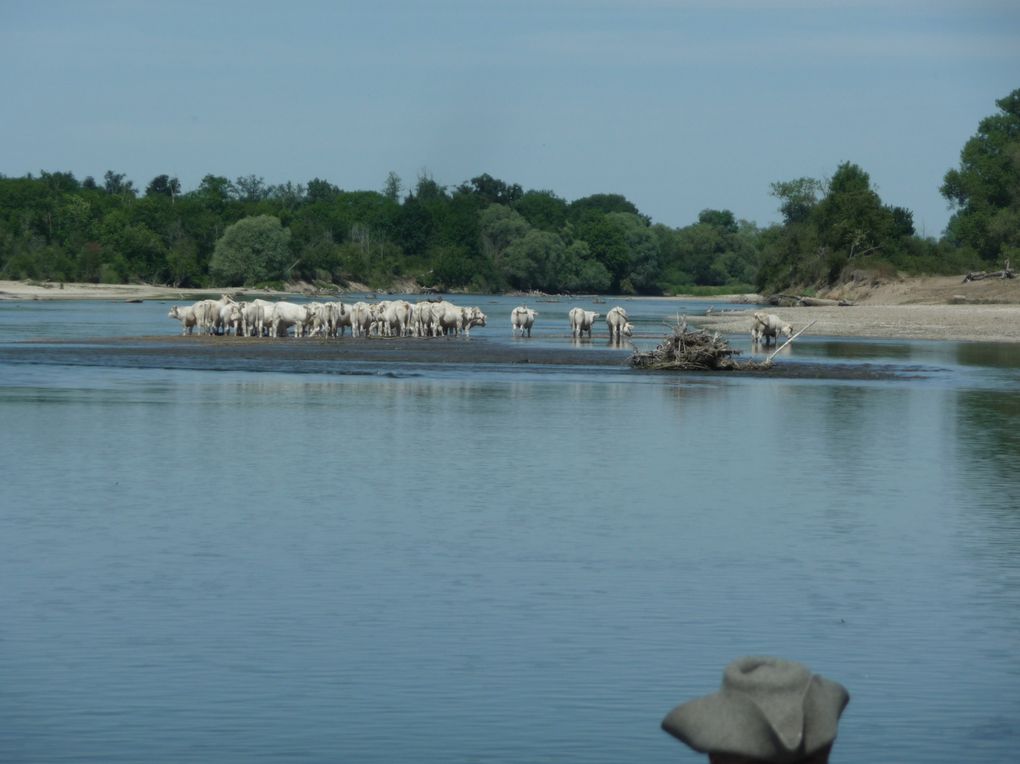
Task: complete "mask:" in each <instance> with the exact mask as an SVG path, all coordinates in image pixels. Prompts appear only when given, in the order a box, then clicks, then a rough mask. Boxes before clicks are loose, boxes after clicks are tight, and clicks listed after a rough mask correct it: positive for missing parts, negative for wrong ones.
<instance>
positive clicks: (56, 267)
mask: <svg viewBox="0 0 1020 764" xmlns="http://www.w3.org/2000/svg"><path fill="white" fill-rule="evenodd" d="M996 104H997V106H998V107H999V111H998V112H997V113H996V114H994V115H992V116H990V117H987V118H986V119H984V120H982V121H981V123H980V125H979V126H978V131H977V133H976V134H975V135H974V136H973V137H972V138H971V139H970V140H968V141H967V143H966V145H965V146H964V147H963V150H962V151H961V155H960V165H959V167H958V168H956V169H951V170H949V171H948V172H947V173H946V175H945V178H944V182H943V184H942V186H941V188H940V190H941V193H942V194H943V195H944V196H945V198H946V199H947V201H948V202H949V204H950V205H952V207H953V209H954V210H955V212H954V215H953V217H952V219H951V220H950V223H949V226H948V227H947V230H946V232H945V234H944V235H943V236H942V238H941V239H934V238H930V237H929V238H922V237H919V236H918V235H917V232H916V231H915V230H914V223H913V213H912V212H911V211H910V210H908V209H905V208H903V207H897V206H891V205H888V204H886V203H884V202H883V201H882V199H881V198H880V197H879V195H878V193H877V191H876V190H875V189H874V188H873V187H872V185H871V181H870V178H869V176H868V174H867V172H865V171H864V169H862V168H861V167H859V166H858V165H856V164H854V163H852V162H843V163H841V164H839V165H838V167H837V168H836V170H835V172H834V173H833V175H832V176H831V177H830V178H826V179H814V178H796V179H793V180H787V181H777V182H775V183H773V184H772V185H771V193H772V195H773V196H774V197H775V198H776V200H777V205H778V209H779V211H780V212H781V214H782V222H781V223H777V224H774V225H770V226H767V227H759V226H758V225H756V224H755V223H753V222H749V221H746V220H740V219H738V218H737V217H736V216H735V215H734V214H733V212H731V211H729V210H725V209H723V210H715V209H706V210H703V211H702V212H701V213H700V214H699V215H698V219H697V220H696V221H694V222H692V223H691V224H690V225H687V226H684V227H682V228H671V227H669V226H666V225H662V224H659V223H654V222H653V221H652V220H651V219H650V218H649V217H648V216H646V215H644V214H642V213H641V211H640V210H638V209H637V207H636V206H635V205H634V204H633V203H631V202H630V201H628V200H627V199H626V198H624V197H623V196H621V195H619V194H612V193H607V194H595V195H592V196H586V197H584V198H581V199H576V200H574V201H567V200H565V199H563V198H561V197H560V196H558V195H557V194H556V193H554V192H553V191H548V190H527V191H525V190H524V189H523V188H522V187H521V186H519V185H517V184H516V183H509V182H505V181H503V180H499V179H497V178H493V177H491V176H489V175H487V174H482V175H479V176H478V177H475V178H472V179H470V180H469V181H466V182H464V183H462V184H461V185H459V186H456V187H446V186H442V185H440V184H438V183H437V182H436V181H435V180H433V179H432V178H431V177H429V175H428V174H422V175H420V176H419V177H418V178H417V180H416V182H415V183H414V184H413V186H412V187H409V188H407V189H405V188H404V184H403V182H402V180H401V179H400V178H399V177H398V176H397V175H396V174H395V173H392V172H391V173H390V174H389V176H388V177H387V178H386V179H385V181H384V182H383V183H382V187H381V189H380V190H379V191H345V190H343V189H341V188H340V187H339V186H337V185H334V184H333V183H331V182H329V181H327V180H322V179H320V178H314V179H312V180H310V181H308V182H307V183H299V184H294V183H290V182H288V183H284V184H281V185H267V184H266V183H265V182H264V180H263V179H262V178H261V177H257V176H255V175H249V176H246V177H240V178H236V179H234V180H228V179H227V178H224V177H219V176H216V175H206V176H205V177H204V178H203V179H202V182H201V183H200V184H199V186H198V188H195V189H192V190H188V191H184V190H182V188H181V185H180V182H179V181H178V180H177V179H176V178H173V177H170V176H168V175H160V176H158V177H156V178H153V179H152V180H151V181H150V182H149V183H148V185H147V186H146V187H145V189H144V190H141V189H139V188H136V187H135V185H134V183H133V181H131V180H128V179H126V178H125V176H124V175H123V174H119V173H116V172H113V171H108V172H107V173H106V174H105V175H104V176H103V179H102V181H96V180H95V179H94V178H92V177H86V178H85V179H84V180H78V179H76V178H75V177H74V176H73V175H72V174H71V173H68V172H41V173H40V174H39V175H38V176H37V177H36V176H33V175H28V176H25V177H22V178H8V177H3V176H0V278H3V279H45V280H52V281H83V282H96V283H100V282H102V283H128V282H132V281H144V282H147V283H158V284H168V285H173V286H178V287H206V286H208V287H225V286H263V285H266V286H272V285H277V284H280V283H283V282H286V281H296V280H304V281H309V282H312V283H317V284H320V285H326V284H337V285H341V286H342V285H344V284H346V283H350V282H358V283H365V284H368V285H370V286H371V287H372V288H375V289H385V288H387V287H389V286H390V285H391V284H393V283H395V282H406V281H407V280H410V279H413V280H414V281H416V282H417V283H418V284H420V285H421V286H423V287H433V288H436V289H442V290H458V289H464V290H470V291H479V292H501V291H506V290H522V291H532V290H538V291H542V292H575V293H581V292H583V293H613V294H677V293H692V292H694V293H699V292H700V293H711V292H713V291H752V290H754V291H765V292H772V291H778V290H782V289H788V288H790V287H794V286H801V287H813V288H824V287H826V286H829V285H833V284H836V283H839V282H841V281H843V280H846V279H847V278H849V277H851V276H852V275H854V274H855V273H861V272H866V273H869V274H874V275H878V276H879V277H881V276H882V275H883V274H884V275H892V274H894V273H896V272H906V273H915V274H916V273H931V274H950V273H964V272H966V271H970V270H983V269H988V268H989V266H992V265H994V264H997V263H1001V262H1003V261H1005V260H1006V259H1009V258H1012V260H1013V262H1014V263H1017V262H1020V90H1015V91H1013V93H1011V94H1010V95H1009V96H1007V97H1005V98H1003V99H1001V100H999V101H997V102H996Z"/></svg>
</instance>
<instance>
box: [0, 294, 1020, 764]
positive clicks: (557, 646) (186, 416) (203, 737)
mask: <svg viewBox="0 0 1020 764" xmlns="http://www.w3.org/2000/svg"><path fill="white" fill-rule="evenodd" d="M565 307H569V306H565ZM487 312H488V311H487ZM628 312H630V313H631V315H632V316H633V315H634V314H636V313H637V314H640V311H639V310H631V308H630V307H628ZM162 313H163V314H165V310H162ZM564 313H565V310H564ZM58 315H59V311H58ZM47 316H49V314H47V313H46V311H45V309H43V310H42V312H41V313H40V314H37V316H36V317H37V318H44V319H45V318H46V317H47ZM100 318H101V316H100V315H99V314H98V313H97V314H96V316H95V319H96V320H97V321H99V320H100ZM50 319H54V316H49V319H46V320H50ZM54 320H55V319H54ZM105 320H106V321H107V322H110V323H112V322H114V320H113V319H110V318H107V319H105ZM493 323H494V322H493ZM557 331H558V332H560V335H559V336H554V335H553V334H552V333H551V332H550V334H549V335H547V336H546V337H545V339H543V340H538V341H544V342H550V343H553V342H562V343H567V342H569V341H570V340H569V337H567V336H566V333H565V332H563V331H562V330H560V329H557ZM507 335H509V332H507ZM507 341H508V342H509V341H511V340H510V338H509V336H507ZM595 344H597V345H598V346H600V347H601V345H602V343H601V342H599V341H598V340H596V342H595ZM846 344H847V343H846V342H844V341H840V342H838V343H834V345H833V347H832V348H831V355H828V356H826V355H825V353H828V352H829V351H824V350H823V348H824V347H825V343H814V342H807V343H804V344H803V345H801V344H800V343H799V342H798V344H797V347H795V348H794V352H795V355H794V358H800V359H803V358H804V357H805V356H804V355H803V354H805V353H806V354H808V355H811V354H814V356H815V359H816V360H815V361H812V362H816V361H818V362H820V359H822V358H824V357H838V358H847V357H848V354H853V353H858V355H857V356H856V358H857V359H858V360H859V361H860V362H862V363H865V362H866V363H885V362H887V361H889V360H890V359H892V361H893V362H894V363H902V361H903V359H909V361H910V362H911V363H915V362H916V363H923V364H925V365H926V366H932V367H938V368H940V369H942V370H943V371H942V373H941V374H940V376H938V378H937V379H936V380H935V382H934V383H933V382H932V381H931V380H929V379H927V378H925V379H913V378H907V379H902V380H895V381H883V382H863V383H862V382H854V381H843V382H824V381H822V382H820V381H815V380H807V379H800V380H782V379H766V378H741V377H739V376H712V375H690V376H687V375H682V376H675V375H662V374H658V375H647V374H636V373H635V374H630V373H623V372H619V371H602V370H597V369H592V368H587V367H577V368H574V369H571V368H564V369H556V370H548V369H533V370H524V371H518V372H515V373H513V374H505V373H502V372H500V371H498V370H496V371H492V370H490V371H486V372H479V371H478V370H475V369H470V368H464V369H422V370H421V371H420V374H419V375H418V376H415V377H404V378H389V377H384V376H341V375H329V374H315V373H306V374H288V373H276V372H262V373H258V374H255V373H247V372H242V371H229V372H228V371H195V370H186V369H177V370H166V369H158V368H141V367H139V368H132V367H125V368H107V367H102V366H79V367H66V366H60V365H36V364H32V363H24V362H18V363H10V364H0V421H2V422H3V425H2V427H0V463H2V464H4V465H5V466H6V470H5V473H4V481H3V488H4V491H3V497H4V500H3V503H2V506H0V581H3V582H4V585H3V586H0V612H2V613H3V618H2V619H0V677H3V682H2V687H0V718H3V719H4V720H5V723H4V724H3V725H0V760H2V761H19V762H21V761H24V762H33V761H54V760H60V759H67V760H73V761H81V760H94V761H104V762H135V761H221V762H234V761H236V762H241V761H251V760H253V759H256V758H265V759H267V760H273V761H277V760H288V759H297V758H306V759H309V760H313V761H331V760H344V761H359V762H391V761H400V760H408V761H426V762H449V761H480V760H485V761H490V762H520V761H586V762H606V763H608V762H620V761H643V762H676V761H689V762H695V761H703V757H700V756H696V755H694V754H693V753H691V752H689V751H687V750H686V749H684V748H682V747H681V746H680V745H679V744H677V743H676V742H675V741H673V740H672V739H670V738H668V737H667V736H666V735H665V734H663V733H661V732H660V731H659V729H658V723H659V721H660V719H661V718H662V716H663V715H664V714H665V713H666V711H668V710H669V709H670V708H671V707H673V706H674V705H675V704H676V703H678V702H679V701H681V700H684V699H686V698H690V697H694V696H696V695H702V694H705V693H707V692H709V691H711V690H712V689H714V688H715V687H717V686H718V683H719V677H720V671H721V669H722V666H723V665H725V664H726V663H727V662H728V661H729V660H730V659H732V658H733V657H735V656H737V655H741V654H747V653H766V654H780V655H785V656H789V657H793V658H798V659H800V660H803V661H805V662H806V663H808V664H809V665H811V666H812V667H814V668H816V669H817V670H818V671H820V672H821V673H823V674H826V675H828V676H831V677H833V678H835V679H838V680H839V681H841V682H843V683H844V684H845V685H847V687H848V688H849V689H850V691H851V694H852V701H851V704H850V706H849V708H848V709H847V713H846V714H845V716H844V719H843V722H842V724H841V727H840V736H839V740H838V741H837V744H836V749H835V751H836V755H835V756H834V759H838V760H841V761H870V760H880V761H918V760H924V761H930V762H945V763H946V764H949V763H950V762H952V763H955V762H960V761H971V760H975V758H980V759H981V760H984V761H1008V760H1011V758H1012V757H1013V754H1014V753H1015V751H1016V750H1017V745H1018V744H1020V729H1018V726H1017V724H1016V719H1018V718H1020V691H1018V690H1017V683H1016V677H1017V675H1018V674H1020V657H1018V656H1020V652H1018V651H1017V649H1016V648H1017V641H1016V639H1017V638H1016V635H1017V633H1018V630H1020V517H1018V512H1017V509H1016V508H1017V507H1018V506H1020V478H1018V476H1017V475H1018V472H1017V469H1016V465H1017V463H1018V457H1020V436H1018V434H1017V433H1018V432H1020V428H1018V425H1020V422H1018V418H1020V401H1018V397H1017V394H1016V387H1015V384H1013V382H1012V381H1011V379H1010V377H1009V375H1010V374H1012V373H1014V371H1013V370H1014V369H1015V366H1013V365H1011V364H1012V362H1011V361H1010V360H1009V358H1008V357H1007V358H1004V359H1003V362H1002V365H986V363H987V362H986V361H981V360H980V358H982V357H983V358H987V356H976V355H972V354H969V352H968V351H964V350H961V349H960V348H959V347H957V346H952V345H945V344H940V343H930V344H924V343H919V344H918V345H917V346H915V345H914V343H906V344H905V346H906V350H904V349H903V347H904V345H903V343H900V344H894V345H892V346H889V345H884V344H881V343H878V344H875V345H873V346H872V350H871V351H869V352H867V353H865V352H859V349H852V350H847V349H846ZM844 351H846V352H844ZM798 354H799V355H798ZM19 357H20V356H19ZM992 360H994V359H992ZM975 752H977V753H975Z"/></svg>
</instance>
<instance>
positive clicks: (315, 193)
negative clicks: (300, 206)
mask: <svg viewBox="0 0 1020 764" xmlns="http://www.w3.org/2000/svg"><path fill="white" fill-rule="evenodd" d="M339 195H340V189H339V188H338V187H337V186H334V185H333V184H332V183H330V182H329V181H328V180H322V179H320V178H312V179H311V180H310V181H308V184H307V187H306V190H305V198H306V199H307V200H308V202H309V203H310V204H315V203H316V202H331V201H333V200H334V199H336V197H337V196H339Z"/></svg>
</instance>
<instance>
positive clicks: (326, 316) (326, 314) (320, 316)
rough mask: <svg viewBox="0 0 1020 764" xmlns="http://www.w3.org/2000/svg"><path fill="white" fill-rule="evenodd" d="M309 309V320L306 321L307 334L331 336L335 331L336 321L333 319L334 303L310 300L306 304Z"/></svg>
mask: <svg viewBox="0 0 1020 764" xmlns="http://www.w3.org/2000/svg"><path fill="white" fill-rule="evenodd" d="M305 307H306V308H307V309H308V320H307V321H306V329H307V332H306V334H307V335H308V336H310V337H315V336H318V335H320V334H322V335H324V336H326V337H329V336H331V333H332V331H333V326H334V324H335V321H334V319H333V315H334V313H333V307H332V303H328V302H310V303H308V304H307V305H306V306H305Z"/></svg>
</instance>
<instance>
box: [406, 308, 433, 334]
mask: <svg viewBox="0 0 1020 764" xmlns="http://www.w3.org/2000/svg"><path fill="white" fill-rule="evenodd" d="M411 333H412V334H413V335H414V336H415V337H431V336H432V303H431V302H428V301H427V300H421V301H419V302H416V303H415V304H414V305H412V306H411Z"/></svg>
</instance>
